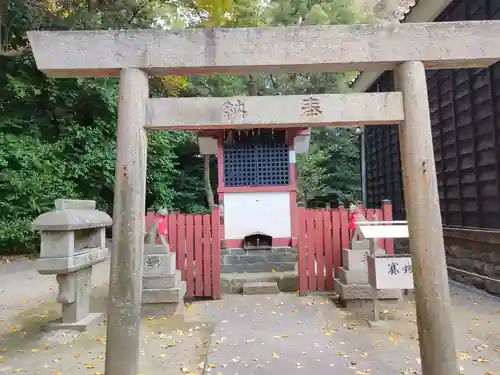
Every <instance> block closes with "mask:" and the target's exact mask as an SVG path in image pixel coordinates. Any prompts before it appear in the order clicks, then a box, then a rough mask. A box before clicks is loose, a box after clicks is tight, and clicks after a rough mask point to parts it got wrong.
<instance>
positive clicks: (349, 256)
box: [342, 249, 385, 270]
mask: <svg viewBox="0 0 500 375" xmlns="http://www.w3.org/2000/svg"><path fill="white" fill-rule="evenodd" d="M368 254H370V251H369V250H350V249H342V267H344V268H345V269H347V270H356V269H367V267H368V263H367V260H366V257H367V255H368ZM375 254H376V255H384V254H385V251H384V250H379V251H376V252H375Z"/></svg>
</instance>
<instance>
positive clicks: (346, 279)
mask: <svg viewBox="0 0 500 375" xmlns="http://www.w3.org/2000/svg"><path fill="white" fill-rule="evenodd" d="M369 246H370V244H369V242H368V241H367V240H362V241H351V243H350V249H343V250H342V267H340V269H339V272H338V275H337V276H338V278H336V279H335V280H334V284H333V285H334V288H335V293H337V294H338V296H339V303H340V305H341V306H342V307H345V308H347V309H349V310H352V312H353V313H354V315H356V316H357V317H363V318H369V319H372V318H373V297H372V294H373V289H372V287H371V286H370V284H368V266H367V261H366V259H367V256H368V254H369V253H370V250H369ZM376 254H377V255H383V254H385V251H383V250H377V251H376ZM377 297H378V298H377V299H378V301H379V303H383V304H385V303H390V304H397V302H398V301H399V300H400V298H401V291H400V290H399V289H383V290H379V291H378V294H377Z"/></svg>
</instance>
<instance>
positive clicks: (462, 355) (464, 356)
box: [457, 352, 470, 361]
mask: <svg viewBox="0 0 500 375" xmlns="http://www.w3.org/2000/svg"><path fill="white" fill-rule="evenodd" d="M457 358H458V359H459V360H461V361H465V360H467V359H470V356H469V355H468V354H467V353H465V352H459V353H458V355H457Z"/></svg>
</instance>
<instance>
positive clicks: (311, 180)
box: [297, 128, 361, 207]
mask: <svg viewBox="0 0 500 375" xmlns="http://www.w3.org/2000/svg"><path fill="white" fill-rule="evenodd" d="M358 139H359V138H358V135H357V134H356V132H355V131H353V130H352V128H333V129H321V130H316V131H314V132H313V133H312V139H311V146H310V149H309V152H308V153H307V154H304V155H299V156H298V158H297V163H298V188H299V198H300V199H302V200H303V201H304V202H305V203H307V206H309V207H325V204H327V203H334V204H335V203H340V204H344V203H345V202H352V201H356V200H358V199H359V195H360V192H361V187H360V183H359V182H360V181H359V180H360V175H359V169H360V165H359V144H358Z"/></svg>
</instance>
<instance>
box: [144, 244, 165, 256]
mask: <svg viewBox="0 0 500 375" xmlns="http://www.w3.org/2000/svg"><path fill="white" fill-rule="evenodd" d="M168 253H169V250H168V248H166V247H165V246H163V245H158V244H148V243H147V244H144V255H150V254H155V255H160V254H168Z"/></svg>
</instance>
